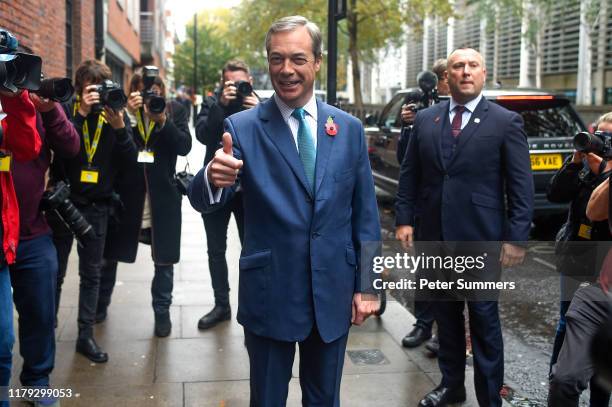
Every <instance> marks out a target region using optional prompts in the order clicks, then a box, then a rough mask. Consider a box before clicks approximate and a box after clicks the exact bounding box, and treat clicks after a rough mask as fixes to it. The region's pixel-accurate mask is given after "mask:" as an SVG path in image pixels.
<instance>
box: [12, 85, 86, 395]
mask: <svg viewBox="0 0 612 407" xmlns="http://www.w3.org/2000/svg"><path fill="white" fill-rule="evenodd" d="M30 99H31V100H32V102H33V103H34V106H35V107H36V110H37V111H38V113H37V115H36V116H37V123H36V124H37V128H38V133H39V134H40V138H41V140H42V148H41V151H40V154H39V155H38V157H37V158H36V159H35V160H33V161H28V162H16V163H15V164H14V167H13V175H14V181H15V191H16V193H17V199H18V201H19V223H20V234H19V247H18V249H17V261H16V262H15V263H14V264H12V265H11V266H10V270H11V283H12V286H13V300H14V302H15V306H16V308H17V312H18V313H19V351H20V353H21V356H22V357H23V367H22V371H21V375H20V379H21V384H22V385H24V386H42V387H47V386H49V375H50V373H51V371H52V370H53V365H54V361H55V330H54V323H55V290H56V287H55V286H56V282H57V268H58V266H57V252H56V250H55V246H54V245H53V240H52V238H51V229H50V228H49V226H48V225H47V222H46V220H45V217H44V215H43V213H42V211H41V208H40V206H41V199H42V197H43V191H44V189H45V174H46V172H47V169H48V168H49V165H50V162H51V157H52V154H55V155H56V156H59V157H64V158H70V157H73V156H75V155H76V154H78V152H79V135H78V134H77V132H76V130H75V128H74V126H73V125H72V123H70V121H69V120H68V118H67V117H66V114H65V113H64V111H63V109H62V108H61V106H60V105H59V104H58V103H56V102H54V101H52V100H48V99H44V98H41V97H39V96H37V95H35V94H32V93H30Z"/></svg>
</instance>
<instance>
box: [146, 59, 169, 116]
mask: <svg viewBox="0 0 612 407" xmlns="http://www.w3.org/2000/svg"><path fill="white" fill-rule="evenodd" d="M158 76H159V68H158V67H156V66H153V65H148V66H145V67H143V68H142V83H143V84H144V90H143V91H142V92H140V95H141V96H142V99H143V101H144V103H145V105H147V108H148V109H149V112H151V113H154V114H159V113H161V112H163V111H164V110H165V109H166V99H165V98H164V97H163V96H159V95H158V94H157V93H155V92H153V89H152V88H153V85H154V84H155V78H157V77H158Z"/></svg>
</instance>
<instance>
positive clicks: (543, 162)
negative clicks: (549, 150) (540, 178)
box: [531, 154, 563, 171]
mask: <svg viewBox="0 0 612 407" xmlns="http://www.w3.org/2000/svg"><path fill="white" fill-rule="evenodd" d="M562 165H563V156H562V155H561V154H532V155H531V169H532V170H534V171H544V170H558V169H559V168H561V166H562Z"/></svg>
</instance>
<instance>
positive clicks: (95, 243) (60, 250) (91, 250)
mask: <svg viewBox="0 0 612 407" xmlns="http://www.w3.org/2000/svg"><path fill="white" fill-rule="evenodd" d="M78 209H79V210H80V211H81V214H82V215H83V216H84V217H85V219H87V221H88V222H89V224H91V226H92V228H93V230H94V232H95V238H93V239H90V240H88V241H87V244H86V245H85V246H81V245H80V244H79V245H78V247H77V252H78V254H79V277H80V280H81V281H80V284H79V312H78V325H79V337H80V338H86V337H90V336H92V335H93V325H94V323H95V319H96V309H97V306H98V292H99V290H100V275H101V272H102V264H103V254H104V242H105V240H106V231H107V226H108V204H105V203H94V204H90V205H88V206H82V207H78ZM53 241H54V243H56V244H57V246H56V247H57V256H58V263H59V265H60V268H59V272H58V278H57V287H58V290H57V291H58V294H57V296H58V302H57V303H58V304H59V296H60V292H61V285H62V283H63V282H64V277H65V276H66V265H67V264H68V256H69V255H70V248H71V247H72V241H73V237H72V235H67V234H66V235H64V234H61V235H54V237H53Z"/></svg>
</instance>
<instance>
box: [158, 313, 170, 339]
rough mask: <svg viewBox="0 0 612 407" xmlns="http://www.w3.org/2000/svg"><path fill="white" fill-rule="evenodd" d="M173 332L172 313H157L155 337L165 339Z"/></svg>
mask: <svg viewBox="0 0 612 407" xmlns="http://www.w3.org/2000/svg"><path fill="white" fill-rule="evenodd" d="M171 331H172V322H171V321H170V312H169V311H166V312H156V313H155V336H157V337H158V338H165V337H166V336H168V335H170V332H171Z"/></svg>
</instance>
